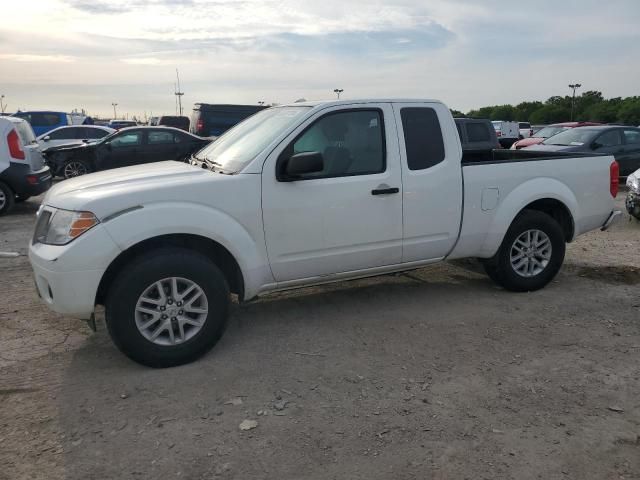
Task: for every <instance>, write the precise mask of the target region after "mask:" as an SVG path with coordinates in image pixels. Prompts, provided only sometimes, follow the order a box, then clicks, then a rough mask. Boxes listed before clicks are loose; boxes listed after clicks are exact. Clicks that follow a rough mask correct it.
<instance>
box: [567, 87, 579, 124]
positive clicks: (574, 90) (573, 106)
mask: <svg viewBox="0 0 640 480" xmlns="http://www.w3.org/2000/svg"><path fill="white" fill-rule="evenodd" d="M581 86H582V84H580V83H572V84H571V85H569V88H570V89H572V90H573V96H572V97H571V121H572V122H573V111H574V109H575V104H576V90H577V89H578V88H580V87H581Z"/></svg>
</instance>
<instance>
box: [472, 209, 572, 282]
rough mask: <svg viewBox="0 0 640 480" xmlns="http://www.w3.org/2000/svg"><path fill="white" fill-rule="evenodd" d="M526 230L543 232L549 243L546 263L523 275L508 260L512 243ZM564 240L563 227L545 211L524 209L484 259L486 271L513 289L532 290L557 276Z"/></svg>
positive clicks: (562, 258) (564, 245)
mask: <svg viewBox="0 0 640 480" xmlns="http://www.w3.org/2000/svg"><path fill="white" fill-rule="evenodd" d="M529 230H539V231H540V232H542V233H544V234H545V235H546V236H547V237H548V239H549V241H550V244H551V254H550V258H549V259H548V263H546V265H545V266H544V267H540V268H541V270H540V271H539V272H538V273H535V274H533V273H532V274H531V276H528V277H525V276H522V275H521V274H519V273H518V272H517V271H516V268H517V267H518V266H517V265H516V267H514V266H513V265H512V262H511V251H512V247H513V245H514V243H515V241H516V239H518V238H519V237H520V236H521V235H523V234H525V233H526V232H527V231H529ZM565 249H566V244H565V238H564V234H563V232H562V228H561V227H560V225H559V224H558V222H557V221H556V220H555V219H553V218H552V217H550V216H549V215H547V214H546V213H543V212H539V211H536V210H525V211H524V212H522V213H521V214H520V215H518V216H517V217H516V219H515V220H514V221H513V223H512V224H511V226H510V227H509V230H507V234H506V235H505V237H504V239H503V241H502V245H500V248H499V249H498V252H497V253H496V255H495V256H494V257H493V258H491V259H488V260H485V261H483V264H484V265H485V271H487V274H488V275H489V277H490V278H491V279H492V280H494V281H495V282H496V283H497V284H498V285H501V286H503V287H504V288H505V289H507V290H511V291H512V292H532V291H534V290H539V289H541V288H543V287H544V286H545V285H547V284H548V283H549V282H550V281H551V280H553V278H554V277H555V276H556V274H557V273H558V271H559V270H560V267H561V266H562V262H563V261H564V254H565Z"/></svg>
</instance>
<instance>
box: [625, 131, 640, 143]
mask: <svg viewBox="0 0 640 480" xmlns="http://www.w3.org/2000/svg"><path fill="white" fill-rule="evenodd" d="M624 141H625V143H627V145H629V144H638V143H640V130H625V131H624Z"/></svg>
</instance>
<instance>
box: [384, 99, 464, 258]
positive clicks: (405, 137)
mask: <svg viewBox="0 0 640 480" xmlns="http://www.w3.org/2000/svg"><path fill="white" fill-rule="evenodd" d="M393 108H394V111H395V115H396V123H397V126H398V138H399V141H400V155H401V164H402V200H403V214H402V215H403V243H402V246H403V247H402V248H403V252H402V261H403V262H405V263H409V262H417V261H425V260H438V259H441V258H443V257H444V256H446V255H447V254H448V253H449V252H450V251H451V249H452V248H453V246H454V245H455V243H456V240H457V238H458V233H459V229H460V220H461V213H462V173H461V170H462V167H461V156H462V152H461V149H460V143H459V142H458V141H457V138H456V135H457V132H456V129H455V124H454V121H453V119H452V118H451V115H450V113H449V111H448V110H447V108H446V107H445V106H444V105H442V104H440V103H433V104H424V103H406V104H394V106H393Z"/></svg>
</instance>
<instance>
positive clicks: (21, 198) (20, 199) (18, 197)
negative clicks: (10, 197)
mask: <svg viewBox="0 0 640 480" xmlns="http://www.w3.org/2000/svg"><path fill="white" fill-rule="evenodd" d="M30 198H31V195H26V196H23V195H16V203H22V202H26V201H27V200H29V199H30Z"/></svg>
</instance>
